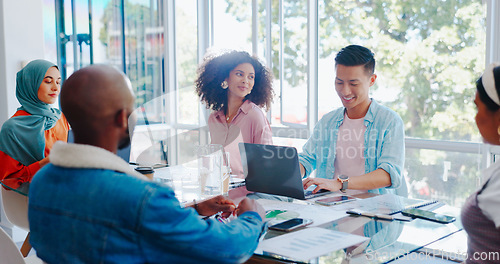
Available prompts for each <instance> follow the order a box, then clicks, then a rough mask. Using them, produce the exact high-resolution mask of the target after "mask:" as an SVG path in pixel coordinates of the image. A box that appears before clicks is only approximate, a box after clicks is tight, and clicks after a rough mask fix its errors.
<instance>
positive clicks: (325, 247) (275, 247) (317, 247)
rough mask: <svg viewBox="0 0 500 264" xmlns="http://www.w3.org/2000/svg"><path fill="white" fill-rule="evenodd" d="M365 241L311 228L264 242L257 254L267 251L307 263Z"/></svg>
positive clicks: (360, 238)
mask: <svg viewBox="0 0 500 264" xmlns="http://www.w3.org/2000/svg"><path fill="white" fill-rule="evenodd" d="M365 240H368V238H367V237H363V236H358V235H352V234H348V233H344V232H338V231H333V230H329V229H324V228H319V227H311V228H306V229H302V230H299V231H296V232H292V233H288V234H284V235H281V236H277V237H273V238H270V239H267V240H264V241H262V242H261V243H260V244H259V246H258V247H257V250H256V252H261V251H262V252H263V251H265V252H270V253H275V254H278V255H282V256H285V257H288V258H291V259H294V260H301V261H304V262H306V261H308V260H310V259H313V258H316V257H319V256H323V255H327V254H329V253H330V252H334V251H337V250H339V249H343V248H346V247H350V246H353V245H356V244H359V243H361V242H363V241H365Z"/></svg>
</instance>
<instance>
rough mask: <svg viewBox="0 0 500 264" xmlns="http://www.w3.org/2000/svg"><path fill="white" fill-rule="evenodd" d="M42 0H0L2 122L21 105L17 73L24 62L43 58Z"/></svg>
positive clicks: (0, 112)
mask: <svg viewBox="0 0 500 264" xmlns="http://www.w3.org/2000/svg"><path fill="white" fill-rule="evenodd" d="M43 42H44V41H43V14H42V0H1V3H0V124H3V122H5V120H7V119H8V118H9V117H10V116H11V115H13V114H14V113H15V111H16V109H17V107H19V103H18V102H17V99H16V73H17V72H18V71H19V70H20V69H21V63H22V62H26V61H31V60H34V59H40V58H42V59H43V58H44V47H43Z"/></svg>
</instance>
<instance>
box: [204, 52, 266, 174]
mask: <svg viewBox="0 0 500 264" xmlns="http://www.w3.org/2000/svg"><path fill="white" fill-rule="evenodd" d="M197 73H198V78H197V79H196V81H195V86H196V93H197V94H198V96H200V99H201V101H202V102H204V103H205V104H206V106H207V108H209V109H212V110H213V112H212V114H211V115H210V117H209V119H208V127H209V130H210V138H211V143H212V144H221V145H222V146H224V149H225V151H226V152H229V153H230V163H231V171H232V174H236V175H238V177H240V178H243V177H244V175H243V168H242V165H241V157H240V153H239V150H238V143H240V142H245V143H255V144H265V145H269V144H272V132H271V127H270V125H269V122H268V120H267V119H266V116H265V115H264V113H263V112H262V110H261V109H260V108H266V109H269V107H270V105H271V102H272V99H273V96H274V92H273V88H272V75H271V72H270V71H269V69H267V68H266V67H265V66H264V65H262V63H261V62H260V61H259V60H258V59H257V58H256V57H254V56H250V54H248V53H247V52H245V51H229V52H224V53H222V54H208V55H206V56H205V58H204V60H203V62H202V64H201V65H200V66H199V67H198V71H197Z"/></svg>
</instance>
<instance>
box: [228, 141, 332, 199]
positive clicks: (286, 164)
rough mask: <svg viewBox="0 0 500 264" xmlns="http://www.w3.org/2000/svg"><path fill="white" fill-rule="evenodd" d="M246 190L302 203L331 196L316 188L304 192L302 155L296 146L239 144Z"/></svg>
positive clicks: (326, 191) (325, 191)
mask: <svg viewBox="0 0 500 264" xmlns="http://www.w3.org/2000/svg"><path fill="white" fill-rule="evenodd" d="M238 147H239V149H240V154H241V163H242V165H243V173H244V174H245V177H246V178H245V185H246V187H247V190H249V191H252V192H261V193H267V194H275V195H282V196H287V197H291V198H296V199H300V200H306V199H310V198H313V197H316V196H320V195H324V194H327V193H330V191H328V190H324V189H321V190H320V191H319V192H317V193H315V194H313V193H312V190H314V188H308V190H304V187H303V185H302V176H301V175H300V167H299V156H298V154H297V149H296V148H294V147H285V146H274V145H261V144H251V143H239V144H238Z"/></svg>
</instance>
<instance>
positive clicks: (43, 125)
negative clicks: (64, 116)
mask: <svg viewBox="0 0 500 264" xmlns="http://www.w3.org/2000/svg"><path fill="white" fill-rule="evenodd" d="M50 67H56V68H57V66H56V65H55V64H53V63H51V62H49V61H46V60H34V61H32V62H30V63H28V65H26V66H25V67H24V68H23V69H22V70H20V71H19V72H18V73H17V78H16V97H17V100H18V101H19V103H21V107H19V108H18V109H17V110H24V111H26V112H28V113H30V114H31V115H28V116H16V117H12V118H10V119H9V120H7V121H6V122H5V123H4V124H3V126H2V130H1V131H0V150H1V151H3V152H4V153H5V154H7V155H9V156H10V157H11V158H13V159H15V160H17V161H19V162H20V163H22V164H23V165H25V166H28V165H30V164H33V163H35V162H37V161H40V160H42V159H43V158H45V153H44V152H45V130H49V129H51V128H53V127H54V126H55V125H56V123H57V120H59V118H60V117H61V111H60V110H59V109H56V108H51V107H50V105H49V104H46V103H44V102H42V101H40V99H38V88H39V87H40V85H41V84H42V81H43V79H44V77H45V74H46V73H47V70H48V69H49V68H50Z"/></svg>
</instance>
